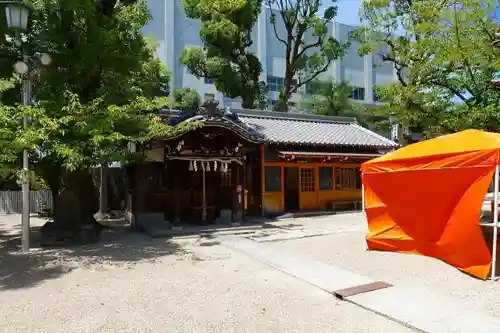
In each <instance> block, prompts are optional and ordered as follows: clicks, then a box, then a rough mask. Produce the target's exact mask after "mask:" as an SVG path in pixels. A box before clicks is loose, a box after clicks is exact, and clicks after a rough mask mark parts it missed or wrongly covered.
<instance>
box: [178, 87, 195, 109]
mask: <svg viewBox="0 0 500 333" xmlns="http://www.w3.org/2000/svg"><path fill="white" fill-rule="evenodd" d="M172 97H173V98H174V100H173V102H172V103H171V107H172V108H174V109H179V110H198V109H199V108H200V105H201V102H200V95H199V94H198V92H197V91H196V90H194V89H192V88H175V89H174V91H173V92H172Z"/></svg>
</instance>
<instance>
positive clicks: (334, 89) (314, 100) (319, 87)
mask: <svg viewBox="0 0 500 333" xmlns="http://www.w3.org/2000/svg"><path fill="white" fill-rule="evenodd" d="M352 91H353V87H352V86H351V85H350V84H349V83H348V82H347V81H341V82H338V83H337V82H335V81H333V80H331V79H330V80H314V81H312V82H311V84H310V85H309V89H308V93H307V94H306V96H305V98H304V101H303V102H302V108H304V109H309V110H311V111H312V112H313V113H314V114H318V115H323V116H335V117H353V118H356V119H357V120H358V122H359V123H360V124H361V125H363V126H365V127H367V126H368V121H369V116H370V114H369V111H368V109H367V108H366V107H364V106H363V105H362V104H360V103H357V102H354V101H352V100H351V98H350V97H351V94H352Z"/></svg>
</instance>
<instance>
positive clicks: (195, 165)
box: [193, 161, 198, 171]
mask: <svg viewBox="0 0 500 333" xmlns="http://www.w3.org/2000/svg"><path fill="white" fill-rule="evenodd" d="M193 169H194V171H198V165H197V164H196V161H193Z"/></svg>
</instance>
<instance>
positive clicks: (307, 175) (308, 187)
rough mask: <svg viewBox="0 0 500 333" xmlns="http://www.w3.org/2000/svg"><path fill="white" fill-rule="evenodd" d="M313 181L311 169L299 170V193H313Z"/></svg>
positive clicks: (312, 170)
mask: <svg viewBox="0 0 500 333" xmlns="http://www.w3.org/2000/svg"><path fill="white" fill-rule="evenodd" d="M314 188H315V179H314V169H313V168H302V169H300V192H314Z"/></svg>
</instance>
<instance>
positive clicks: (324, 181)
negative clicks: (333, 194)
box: [318, 167, 333, 190]
mask: <svg viewBox="0 0 500 333" xmlns="http://www.w3.org/2000/svg"><path fill="white" fill-rule="evenodd" d="M318 174H319V189H320V190H333V168H332V167H319V169H318Z"/></svg>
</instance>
